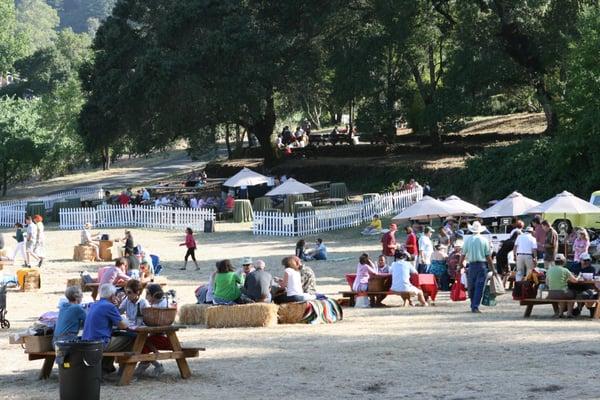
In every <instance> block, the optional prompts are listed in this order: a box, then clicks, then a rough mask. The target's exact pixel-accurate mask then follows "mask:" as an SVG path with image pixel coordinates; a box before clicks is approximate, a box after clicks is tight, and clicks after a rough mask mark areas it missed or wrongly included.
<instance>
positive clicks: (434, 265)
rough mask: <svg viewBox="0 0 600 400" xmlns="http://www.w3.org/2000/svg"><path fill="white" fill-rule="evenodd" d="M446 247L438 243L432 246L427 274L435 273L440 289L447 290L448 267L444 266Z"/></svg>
mask: <svg viewBox="0 0 600 400" xmlns="http://www.w3.org/2000/svg"><path fill="white" fill-rule="evenodd" d="M447 258H448V255H447V254H446V249H445V247H444V246H442V245H440V244H436V245H435V246H433V254H432V255H431V264H430V266H429V271H428V273H429V274H433V275H435V280H436V282H437V285H438V287H440V288H441V290H448V289H449V284H448V269H447V267H446V259H447Z"/></svg>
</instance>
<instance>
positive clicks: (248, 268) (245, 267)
mask: <svg viewBox="0 0 600 400" xmlns="http://www.w3.org/2000/svg"><path fill="white" fill-rule="evenodd" d="M254 270H255V268H254V264H253V263H252V258H251V257H245V258H244V259H243V260H242V268H240V269H239V270H238V271H237V272H236V274H238V275H239V277H240V279H241V284H242V285H243V284H244V280H245V279H246V277H247V276H248V274H250V273H252V272H254Z"/></svg>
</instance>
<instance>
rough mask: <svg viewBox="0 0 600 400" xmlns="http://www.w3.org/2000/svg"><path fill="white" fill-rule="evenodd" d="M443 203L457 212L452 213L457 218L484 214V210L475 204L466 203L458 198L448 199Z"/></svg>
mask: <svg viewBox="0 0 600 400" xmlns="http://www.w3.org/2000/svg"><path fill="white" fill-rule="evenodd" d="M442 203H444V204H446V205H448V206H450V207H451V208H453V209H454V210H455V212H453V213H452V215H453V216H455V217H468V216H471V215H477V214H480V213H482V212H483V210H482V209H481V208H479V207H477V206H476V205H475V204H471V203H469V202H467V201H464V200H462V199H461V198H460V197H458V196H450V197H447V198H446V199H445V200H444V201H443V202H442Z"/></svg>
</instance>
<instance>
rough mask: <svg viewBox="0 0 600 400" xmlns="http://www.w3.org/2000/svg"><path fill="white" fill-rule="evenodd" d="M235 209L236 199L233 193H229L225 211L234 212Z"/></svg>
mask: <svg viewBox="0 0 600 400" xmlns="http://www.w3.org/2000/svg"><path fill="white" fill-rule="evenodd" d="M234 207H235V198H234V197H233V195H232V194H231V193H229V194H228V195H227V198H226V199H225V210H226V211H227V212H231V211H233V208H234Z"/></svg>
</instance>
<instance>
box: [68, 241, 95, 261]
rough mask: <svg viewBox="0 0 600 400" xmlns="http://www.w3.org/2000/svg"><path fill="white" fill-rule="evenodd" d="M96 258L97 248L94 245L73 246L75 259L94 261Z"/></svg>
mask: <svg viewBox="0 0 600 400" xmlns="http://www.w3.org/2000/svg"><path fill="white" fill-rule="evenodd" d="M95 259H96V250H95V249H94V247H93V246H86V245H84V244H80V245H77V246H75V247H74V248H73V261H90V262H91V261H94V260H95Z"/></svg>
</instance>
